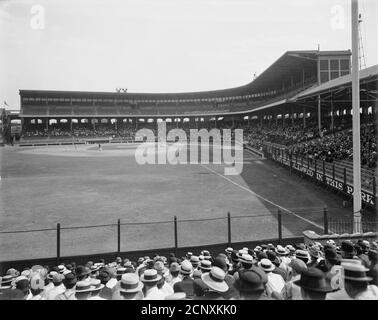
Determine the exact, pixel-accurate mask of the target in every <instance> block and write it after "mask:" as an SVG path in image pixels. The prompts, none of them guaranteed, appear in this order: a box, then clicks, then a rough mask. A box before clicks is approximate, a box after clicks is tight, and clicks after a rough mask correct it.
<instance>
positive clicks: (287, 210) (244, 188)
mask: <svg viewBox="0 0 378 320" xmlns="http://www.w3.org/2000/svg"><path fill="white" fill-rule="evenodd" d="M200 165H201V166H202V167H204V168H206V169H207V170H209V171H211V172H213V173H215V174H216V175H218V176H219V177H221V178H223V179H226V180H227V181H229V182H231V183H232V184H234V185H235V186H238V187H239V188H241V189H243V190H245V191H247V192H249V193H251V194H253V195H254V196H256V197H258V198H260V199H262V200H264V201H266V202H268V203H270V204H272V205H273V206H276V207H277V208H280V209H281V210H283V211H286V212H288V213H290V214H292V215H293V216H295V217H297V218H299V219H301V220H303V221H306V222H307V223H309V224H312V225H313V226H315V227H317V228H320V229H321V230H324V227H323V226H321V225H319V224H317V223H315V222H313V221H311V220H308V219H306V218H303V217H301V216H299V215H297V214H296V213H294V212H293V211H291V210H289V209H286V208H284V207H282V206H280V205H279V204H276V203H274V202H273V201H270V200H268V199H266V198H264V197H263V196H260V195H259V194H257V193H256V192H253V191H252V190H250V189H248V188H246V187H244V186H242V185H241V184H239V183H237V182H235V181H233V180H231V179H229V178H227V177H226V176H224V175H223V174H220V173H219V172H216V171H215V170H213V169H211V168H209V167H207V166H205V165H203V164H201V163H200Z"/></svg>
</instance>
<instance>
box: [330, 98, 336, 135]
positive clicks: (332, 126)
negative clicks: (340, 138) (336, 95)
mask: <svg viewBox="0 0 378 320" xmlns="http://www.w3.org/2000/svg"><path fill="white" fill-rule="evenodd" d="M334 113H335V112H334V110H333V100H332V98H331V132H332V133H333V131H334V129H335V125H334V117H335V115H334Z"/></svg>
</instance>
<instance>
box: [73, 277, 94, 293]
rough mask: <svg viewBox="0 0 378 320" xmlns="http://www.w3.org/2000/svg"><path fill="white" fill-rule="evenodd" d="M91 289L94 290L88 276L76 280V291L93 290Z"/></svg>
mask: <svg viewBox="0 0 378 320" xmlns="http://www.w3.org/2000/svg"><path fill="white" fill-rule="evenodd" d="M91 291H92V285H91V280H89V279H88V278H87V279H85V280H82V281H78V282H76V286H75V292H91Z"/></svg>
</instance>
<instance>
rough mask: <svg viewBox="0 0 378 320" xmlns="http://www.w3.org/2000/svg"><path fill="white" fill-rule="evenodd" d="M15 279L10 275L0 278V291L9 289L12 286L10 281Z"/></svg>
mask: <svg viewBox="0 0 378 320" xmlns="http://www.w3.org/2000/svg"><path fill="white" fill-rule="evenodd" d="M14 278H15V277H14V276H12V275H6V276H4V277H0V289H9V288H10V287H11V285H12V280H13V279H14Z"/></svg>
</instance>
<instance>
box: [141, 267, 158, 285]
mask: <svg viewBox="0 0 378 320" xmlns="http://www.w3.org/2000/svg"><path fill="white" fill-rule="evenodd" d="M161 278H162V276H161V275H160V274H158V272H157V270H155V269H147V270H144V272H143V274H142V276H141V277H140V280H141V281H142V282H144V283H154V282H155V283H156V282H158V281H160V280H161Z"/></svg>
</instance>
